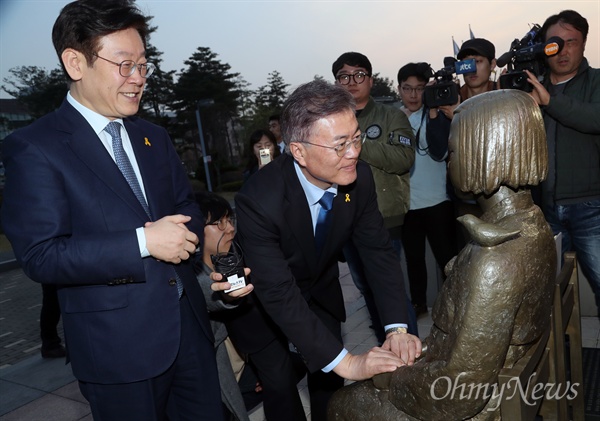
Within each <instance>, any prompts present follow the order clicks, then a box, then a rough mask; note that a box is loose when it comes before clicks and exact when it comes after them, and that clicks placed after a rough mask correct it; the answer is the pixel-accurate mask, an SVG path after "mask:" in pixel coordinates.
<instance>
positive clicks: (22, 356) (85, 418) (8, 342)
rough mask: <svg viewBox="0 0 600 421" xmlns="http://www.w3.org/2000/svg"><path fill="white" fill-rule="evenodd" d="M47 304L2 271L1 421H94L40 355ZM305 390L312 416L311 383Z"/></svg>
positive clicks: (351, 335) (589, 337) (351, 323)
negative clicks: (42, 309) (42, 318)
mask: <svg viewBox="0 0 600 421" xmlns="http://www.w3.org/2000/svg"><path fill="white" fill-rule="evenodd" d="M0 266H1V265H0ZM340 275H341V277H340V282H341V285H342V290H343V293H344V300H345V304H346V312H347V314H348V320H347V322H346V323H345V325H344V327H343V334H344V343H345V345H346V347H347V348H348V349H349V350H350V351H351V352H353V353H362V352H366V351H367V350H368V349H370V348H371V347H372V346H374V345H376V340H375V336H374V334H373V331H372V330H371V329H369V324H370V320H369V316H368V312H367V311H366V307H365V306H364V300H363V298H362V296H361V295H360V293H359V292H358V290H356V287H355V286H354V284H353V283H352V280H351V278H350V275H349V274H348V271H347V267H346V265H340ZM41 300H42V290H41V286H40V285H39V284H37V283H35V282H33V281H31V280H29V279H28V278H27V277H26V276H25V275H24V274H23V272H22V271H21V270H20V269H11V270H8V271H4V272H3V271H1V270H0V421H24V420H26V421H92V416H91V413H90V409H89V405H88V404H87V402H86V400H85V399H84V398H83V396H81V393H80V392H79V388H78V385H77V382H76V381H75V379H74V377H73V375H72V373H71V367H70V366H69V365H65V362H64V359H62V358H61V359H56V360H45V359H42V358H41V356H40V351H39V348H40V346H41V340H40V339H39V312H40V306H41ZM431 323H432V322H431V318H430V315H427V316H423V317H421V318H420V319H419V333H420V336H421V337H425V336H427V333H428V332H429V329H430V327H431ZM61 335H62V334H61ZM582 339H583V346H584V347H591V348H600V323H599V322H598V318H596V317H586V318H583V319H582ZM299 390H300V394H301V397H302V400H303V402H304V403H305V407H306V411H307V414H310V413H309V408H308V393H307V390H306V382H305V381H303V382H301V383H300V384H299ZM250 419H251V421H264V414H263V412H262V407H261V406H259V407H258V408H256V409H255V410H253V411H252V413H251V415H250ZM309 420H310V416H309Z"/></svg>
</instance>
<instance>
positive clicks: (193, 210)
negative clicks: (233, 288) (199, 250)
mask: <svg viewBox="0 0 600 421" xmlns="http://www.w3.org/2000/svg"><path fill="white" fill-rule="evenodd" d="M147 35H148V18H146V17H145V16H143V15H142V14H141V13H140V11H139V10H138V9H137V8H136V7H135V6H134V5H133V3H132V2H130V1H127V0H80V1H75V2H72V3H70V4H68V5H67V6H65V7H64V8H63V10H62V11H61V13H60V15H59V17H58V19H57V21H56V22H55V24H54V28H53V34H52V36H53V42H54V45H55V48H56V51H57V53H58V56H59V58H60V60H61V64H62V66H63V70H64V71H65V73H66V74H67V76H68V78H69V81H70V86H69V89H70V90H69V93H68V95H67V98H66V100H65V101H64V102H63V104H62V106H61V107H60V108H59V109H58V110H56V111H55V112H53V113H50V114H49V115H47V116H45V117H43V118H41V119H39V120H38V121H36V122H35V123H33V124H32V125H31V126H29V127H27V128H24V129H22V130H19V131H17V132H15V133H14V134H12V135H11V136H9V137H8V138H7V139H6V140H5V141H4V150H3V155H4V160H5V166H6V186H5V191H4V203H3V207H2V222H3V227H4V230H5V232H6V234H7V237H8V238H9V240H10V241H11V243H12V245H13V249H14V251H15V254H16V256H17V258H18V259H19V261H20V262H21V264H22V266H23V269H24V271H25V273H26V274H27V275H28V276H29V277H30V278H32V279H33V280H35V281H37V282H41V283H44V284H54V285H58V288H59V291H58V293H59V300H60V306H61V309H62V315H63V324H64V331H65V340H66V345H67V352H68V357H69V359H70V361H71V363H72V367H73V373H74V375H75V377H77V379H78V380H79V385H80V389H81V391H82V393H83V395H84V396H85V397H86V399H87V400H88V401H89V403H90V406H91V409H92V414H93V417H94V419H95V420H110V421H115V420H124V421H125V420H163V419H166V418H167V415H166V413H167V407H169V411H173V413H169V418H171V419H179V420H201V419H202V420H211V421H213V420H221V419H222V408H221V402H220V392H219V386H218V379H217V371H216V364H215V355H214V349H213V346H212V333H211V329H210V325H209V323H208V318H207V314H206V304H205V302H204V298H203V296H202V292H201V290H200V287H199V285H198V284H197V282H196V280H195V277H194V274H193V270H192V267H191V264H190V263H189V261H188V258H189V256H190V254H191V253H193V252H194V251H195V249H196V246H197V244H198V241H199V240H198V236H197V234H196V233H199V232H202V229H203V221H204V218H203V217H202V215H201V212H200V211H199V208H198V207H197V205H196V203H195V201H194V199H193V196H192V192H191V188H190V185H189V182H188V180H187V177H186V174H185V172H184V170H183V167H182V165H181V162H180V159H179V157H178V156H177V153H176V152H175V150H174V148H173V146H172V144H171V140H170V139H169V136H168V134H167V132H166V131H165V130H164V129H162V128H160V127H158V126H155V125H153V124H150V123H148V122H146V121H143V120H141V119H137V118H135V117H132V116H133V115H134V114H135V113H136V112H137V110H138V107H139V104H140V99H141V96H142V92H143V90H144V85H145V83H146V78H147V77H149V76H150V75H151V74H152V71H153V70H154V66H153V65H152V64H151V63H147V62H146V58H145V49H146V36H147ZM167 403H168V405H167Z"/></svg>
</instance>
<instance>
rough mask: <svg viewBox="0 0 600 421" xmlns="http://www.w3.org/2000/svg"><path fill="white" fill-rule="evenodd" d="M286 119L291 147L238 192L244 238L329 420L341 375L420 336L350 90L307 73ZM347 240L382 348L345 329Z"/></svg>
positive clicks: (267, 300)
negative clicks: (351, 339)
mask: <svg viewBox="0 0 600 421" xmlns="http://www.w3.org/2000/svg"><path fill="white" fill-rule="evenodd" d="M281 123H282V129H283V139H284V141H285V142H286V146H287V148H286V150H287V151H288V153H287V154H284V155H283V156H282V157H281V158H278V159H276V160H275V161H273V162H272V163H271V164H269V165H267V166H266V167H265V168H263V169H262V170H261V171H259V172H258V173H257V174H256V175H255V176H254V177H253V178H252V180H249V181H248V182H247V183H246V184H245V185H244V187H243V188H242V190H241V191H240V193H238V195H237V196H236V199H235V201H236V211H237V216H238V238H239V242H240V244H241V246H242V249H243V251H244V257H245V259H246V265H247V266H248V267H250V268H251V269H252V282H253V284H254V287H255V292H256V295H257V296H258V298H259V300H260V302H261V304H262V305H263V306H264V308H265V310H266V312H267V313H268V314H269V315H270V317H271V318H272V319H273V320H274V321H275V323H276V324H277V325H278V326H279V327H280V328H281V330H282V331H283V333H284V334H285V335H286V336H287V338H288V339H289V340H290V341H291V342H292V343H293V345H294V346H295V347H296V348H297V350H298V352H299V353H300V354H301V356H302V358H303V359H304V361H305V363H306V366H307V368H308V371H309V374H308V387H309V391H310V395H311V418H312V420H313V421H316V420H325V417H326V407H327V402H328V400H329V397H330V396H331V394H332V393H333V392H334V391H335V390H337V389H338V388H340V387H341V386H342V385H343V379H344V378H345V379H350V380H360V379H366V378H370V377H372V376H373V375H375V374H377V373H381V372H390V371H393V370H395V369H396V368H397V367H399V366H401V365H404V364H412V363H413V361H414V359H415V357H417V356H418V355H420V353H421V343H420V341H419V339H418V338H417V337H415V336H413V335H410V334H408V333H406V322H407V315H406V303H407V300H406V296H405V289H404V285H403V284H402V281H401V278H400V270H401V269H400V264H399V262H398V258H397V256H396V254H395V253H394V250H393V249H392V246H391V242H390V236H389V234H388V231H387V230H386V229H385V227H384V225H383V219H382V216H381V213H380V212H379V210H378V208H377V200H376V193H375V186H374V183H373V176H372V174H371V171H370V169H369V167H368V165H366V164H364V163H361V162H359V161H358V155H359V152H360V147H361V143H362V140H363V136H362V134H361V132H360V129H359V126H358V122H357V120H356V117H355V113H354V100H353V98H352V95H351V94H350V93H349V92H348V91H346V90H345V89H344V88H342V87H339V86H334V85H331V84H329V83H326V82H323V81H313V82H311V83H307V84H305V85H302V86H301V87H299V88H298V89H297V90H296V91H295V92H294V93H293V94H292V95H291V96H290V97H289V98H288V100H287V101H286V104H285V106H284V110H283V113H282V115H281ZM327 192H328V193H327ZM322 196H330V197H334V199H333V203H332V205H330V204H328V203H325V202H320V201H321V199H322ZM321 203H323V204H321ZM327 208H330V210H329V212H325V209H327ZM324 221H325V222H324ZM315 237H316V238H315ZM348 240H352V241H353V242H354V244H356V246H357V248H358V251H359V253H360V256H361V258H362V259H363V261H364V263H365V271H366V274H367V276H368V281H369V282H370V284H371V287H372V289H373V293H374V296H375V301H376V303H377V308H378V309H379V311H380V316H381V320H382V321H383V324H384V325H385V328H386V333H387V339H386V341H385V343H384V344H383V346H382V347H381V348H379V347H375V348H373V349H371V350H370V351H369V352H367V353H365V354H361V355H352V354H350V353H348V352H347V351H346V350H345V349H344V346H343V344H342V338H341V322H343V321H344V320H345V310H344V301H343V297H342V292H341V287H340V284H339V279H338V277H339V273H338V264H337V261H338V257H339V255H340V253H341V250H342V247H343V245H344V244H345V243H346V242H347V241H348ZM249 328H250V327H249ZM273 359H274V360H275V356H274V358H273Z"/></svg>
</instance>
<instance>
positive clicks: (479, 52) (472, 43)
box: [456, 38, 496, 101]
mask: <svg viewBox="0 0 600 421" xmlns="http://www.w3.org/2000/svg"><path fill="white" fill-rule="evenodd" d="M456 58H457V59H458V60H466V59H470V58H472V59H475V63H476V65H477V72H476V73H467V74H465V75H464V76H463V77H464V80H465V84H464V85H463V86H462V88H461V89H460V100H461V101H465V100H467V99H469V98H471V97H474V96H475V95H479V94H481V93H483V92H487V91H493V90H494V89H496V83H495V82H493V81H492V80H490V76H491V75H492V72H493V71H494V69H495V68H496V48H494V44H492V43H491V42H489V41H488V40H487V39H483V38H473V39H470V40H467V41H465V42H464V43H463V44H462V46H461V47H460V51H459V52H458V54H457V55H456Z"/></svg>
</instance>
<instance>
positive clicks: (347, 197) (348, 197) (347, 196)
mask: <svg viewBox="0 0 600 421" xmlns="http://www.w3.org/2000/svg"><path fill="white" fill-rule="evenodd" d="M349 201H350V194H349V193H346V202H349Z"/></svg>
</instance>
